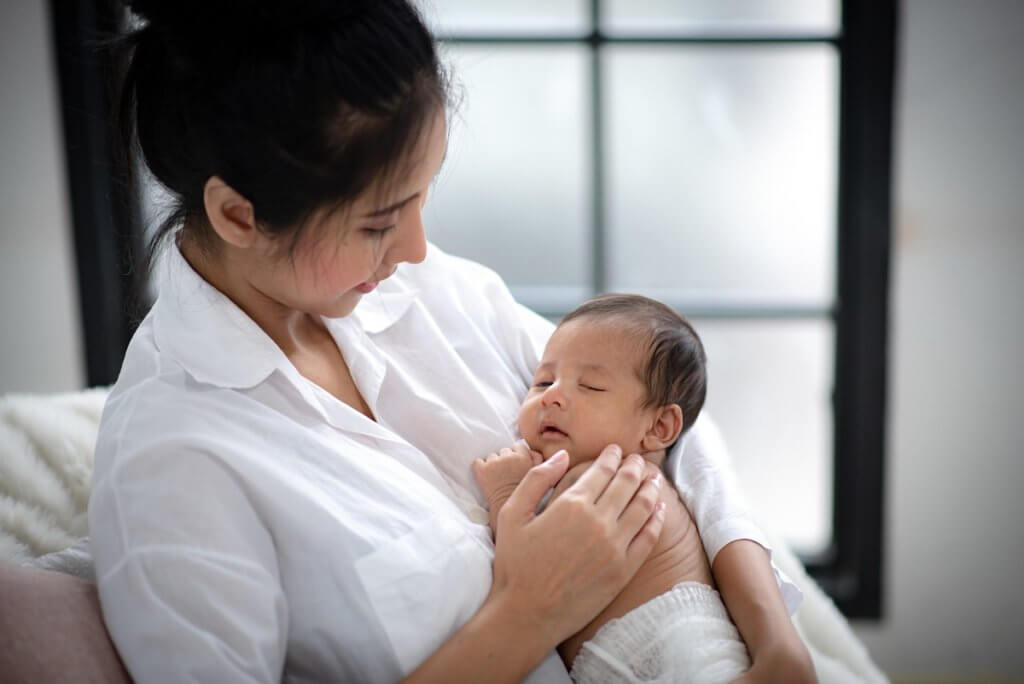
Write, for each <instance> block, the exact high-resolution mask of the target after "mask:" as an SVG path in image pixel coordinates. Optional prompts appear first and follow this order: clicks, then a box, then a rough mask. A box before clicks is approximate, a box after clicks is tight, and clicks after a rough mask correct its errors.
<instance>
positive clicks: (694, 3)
mask: <svg viewBox="0 0 1024 684" xmlns="http://www.w3.org/2000/svg"><path fill="white" fill-rule="evenodd" d="M602 7H603V11H602V16H601V24H602V28H603V29H604V30H607V31H608V32H609V33H613V34H614V33H628V34H634V33H652V32H653V33H667V32H671V31H685V32H719V33H721V32H727V33H740V34H743V33H754V32H757V33H759V34H765V33H773V34H792V33H808V32H814V33H822V34H825V35H831V34H834V33H836V32H837V31H838V28H839V0H685V1H681V0H604V2H603V3H602Z"/></svg>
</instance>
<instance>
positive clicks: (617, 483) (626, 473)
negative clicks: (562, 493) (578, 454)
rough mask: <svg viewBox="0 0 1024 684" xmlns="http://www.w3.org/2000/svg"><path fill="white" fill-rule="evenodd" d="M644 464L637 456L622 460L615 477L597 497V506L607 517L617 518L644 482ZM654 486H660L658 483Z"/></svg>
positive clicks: (641, 458) (640, 457)
mask: <svg viewBox="0 0 1024 684" xmlns="http://www.w3.org/2000/svg"><path fill="white" fill-rule="evenodd" d="M646 463H647V462H646V461H645V460H644V459H643V457H642V456H639V455H637V454H630V455H629V456H627V457H626V458H624V459H623V461H622V465H621V466H620V467H619V470H618V472H617V473H615V477H614V478H613V479H612V481H611V482H609V483H608V486H607V487H606V488H605V490H604V492H603V493H602V494H601V495H600V496H599V497H598V499H597V505H598V506H599V507H600V508H602V509H603V510H605V511H607V513H608V514H609V515H612V516H614V517H615V518H619V517H620V516H621V515H622V513H623V511H625V510H626V506H628V505H629V504H630V502H631V501H632V500H633V497H635V496H636V494H637V492H638V491H639V490H640V488H641V486H642V485H643V484H644V482H645V480H644V469H645V466H646ZM656 484H658V485H660V482H658V483H656ZM648 513H650V510H648Z"/></svg>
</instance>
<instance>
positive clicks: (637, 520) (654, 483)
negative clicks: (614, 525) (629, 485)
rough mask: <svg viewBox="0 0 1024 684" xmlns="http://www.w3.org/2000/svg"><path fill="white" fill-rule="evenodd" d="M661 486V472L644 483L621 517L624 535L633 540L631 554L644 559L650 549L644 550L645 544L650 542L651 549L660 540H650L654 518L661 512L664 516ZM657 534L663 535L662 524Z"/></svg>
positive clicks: (630, 548)
mask: <svg viewBox="0 0 1024 684" xmlns="http://www.w3.org/2000/svg"><path fill="white" fill-rule="evenodd" d="M661 484H662V477H661V473H660V472H656V473H654V474H653V475H652V476H650V477H647V478H646V479H645V480H644V483H643V484H642V485H641V486H640V489H638V490H637V492H636V495H635V496H634V497H633V500H632V501H630V502H629V505H628V506H626V509H625V510H624V511H623V512H622V515H621V516H619V525H620V526H621V527H622V531H623V533H624V534H625V535H626V537H627V538H628V539H631V540H632V541H630V545H629V553H630V554H631V555H632V554H633V553H641V554H642V555H643V557H646V556H647V551H650V548H647V549H646V551H645V550H644V548H645V544H646V543H647V542H650V545H651V547H653V546H654V542H656V541H657V540H658V537H657V535H655V536H654V538H653V539H650V538H648V536H649V533H650V532H651V531H652V530H651V524H652V521H653V520H654V518H655V517H656V516H657V515H658V514H659V511H661V512H662V515H664V508H665V504H664V503H663V502H662V501H661ZM657 533H658V534H660V533H661V527H660V524H659V525H658V527H657Z"/></svg>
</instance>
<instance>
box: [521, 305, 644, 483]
mask: <svg viewBox="0 0 1024 684" xmlns="http://www.w3.org/2000/svg"><path fill="white" fill-rule="evenodd" d="M641 353H642V349H641V345H638V344H637V343H636V340H635V339H633V338H631V337H630V336H629V335H627V334H625V333H624V332H623V331H622V330H621V329H619V328H618V327H617V326H615V325H613V324H607V323H601V322H597V321H594V320H592V319H591V320H587V319H586V318H584V319H576V320H573V321H570V322H569V323H567V324H565V325H562V326H560V327H559V328H558V329H557V330H556V331H555V333H554V335H552V336H551V339H550V340H549V341H548V346H547V347H546V348H545V349H544V358H542V359H541V363H540V366H538V367H537V371H536V372H535V373H534V376H533V383H532V384H531V387H530V391H529V393H528V394H527V395H526V399H525V400H524V401H523V405H522V407H521V408H520V410H519V432H520V434H522V436H523V439H525V440H526V442H527V443H528V444H529V445H530V447H531V448H533V449H535V450H537V451H539V452H541V453H542V454H543V455H544V458H545V459H547V458H550V457H551V456H552V455H553V454H554V453H555V452H556V451H558V450H559V449H565V450H566V451H568V452H569V458H570V462H571V463H572V464H576V463H580V462H582V461H589V460H593V459H594V458H597V456H598V454H600V453H601V450H602V449H604V447H606V446H608V445H609V444H618V445H619V446H621V447H622V451H623V453H626V454H628V453H632V452H639V451H641V444H640V443H641V440H642V439H643V436H644V435H645V434H646V433H647V430H648V429H649V428H650V426H651V424H652V423H653V419H654V414H655V412H654V410H653V409H642V408H641V405H642V404H643V399H644V386H643V383H641V382H640V378H639V377H637V373H636V369H637V368H638V367H639V365H640V358H639V355H640V354H641Z"/></svg>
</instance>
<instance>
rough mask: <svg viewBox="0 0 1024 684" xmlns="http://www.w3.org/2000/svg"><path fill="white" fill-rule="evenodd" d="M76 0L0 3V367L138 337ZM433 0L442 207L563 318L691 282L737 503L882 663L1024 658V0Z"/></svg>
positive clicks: (520, 290)
mask: <svg viewBox="0 0 1024 684" xmlns="http://www.w3.org/2000/svg"><path fill="white" fill-rule="evenodd" d="M68 4H70V3H60V2H57V3H54V4H53V5H52V6H50V5H47V4H46V3H42V2H39V1H38V0H5V1H4V2H3V3H2V4H0V38H2V39H0V102H2V105H0V350H2V354H0V394H3V393H15V392H17V393H22V392H57V391H70V390H76V389H81V388H84V387H86V386H89V385H95V384H106V383H109V382H111V381H112V380H113V379H114V377H116V365H117V358H118V357H117V354H118V353H119V352H118V350H119V349H122V348H123V347H122V346H121V345H122V344H123V340H124V334H123V333H124V331H123V330H122V328H121V326H124V325H126V324H125V323H124V321H122V320H120V318H119V317H118V316H117V314H118V312H120V311H122V310H123V297H122V294H123V293H120V292H118V291H116V283H115V286H114V287H113V289H112V288H111V287H108V286H107V285H105V284H104V282H100V281H102V280H103V278H105V277H106V276H102V277H101V276H99V275H97V273H99V271H97V270H96V269H98V268H100V267H102V266H103V264H104V263H106V267H104V268H105V270H103V271H102V272H103V273H106V274H107V275H110V274H113V273H114V272H116V271H117V270H118V269H119V268H120V265H119V263H118V261H117V259H116V258H114V259H113V260H112V261H111V260H109V259H108V260H107V261H106V262H104V261H103V258H102V254H103V253H104V250H105V249H107V248H105V247H104V244H106V243H105V242H104V240H108V238H109V236H107V235H106V234H105V233H103V232H102V231H103V228H102V226H103V225H104V224H103V221H95V220H94V218H95V217H93V218H90V216H89V215H90V211H91V213H92V214H96V213H97V212H99V211H100V210H101V208H102V207H100V206H99V205H101V204H102V202H99V203H96V202H94V203H93V204H92V205H89V206H87V207H85V208H83V203H82V202H83V200H82V199H81V195H82V193H83V192H86V194H88V193H92V196H93V197H94V198H95V197H100V198H102V197H104V192H106V191H105V190H104V187H108V186H104V185H103V183H102V182H99V181H102V176H103V174H105V173H108V172H109V171H108V169H105V168H104V167H102V166H96V165H92V166H90V165H89V164H87V163H83V162H82V154H83V148H84V147H86V146H87V145H85V143H83V142H82V141H83V138H82V137H81V136H80V134H79V137H75V134H74V133H73V131H72V127H71V126H70V125H69V121H70V122H72V123H73V122H74V121H76V120H77V119H78V118H79V117H80V116H81V115H82V114H83V112H84V111H86V109H87V106H86V105H87V97H83V96H82V94H81V93H78V94H76V93H75V92H74V88H75V83H77V82H78V80H76V79H84V78H86V77H85V76H83V75H82V73H81V72H77V71H75V69H76V63H75V62H74V60H71V62H70V63H69V57H68V53H67V52H66V51H65V52H60V51H58V49H57V46H60V45H62V44H63V43H62V41H63V40H64V38H63V37H62V36H64V35H65V34H64V33H62V31H66V29H67V26H68V24H69V23H71V24H74V23H75V22H76V21H78V22H81V21H83V20H82V18H81V17H80V16H70V17H69V11H68V10H67V8H66V6H67V5H68ZM81 4H82V3H79V5H81ZM421 6H422V8H423V11H424V14H425V16H426V17H427V18H428V21H429V22H430V23H431V25H432V27H433V28H434V30H435V31H436V33H437V34H438V35H439V36H440V37H441V38H442V39H444V40H443V42H442V52H443V54H444V57H445V60H446V61H447V63H448V64H449V65H450V67H451V70H452V74H453V78H454V83H455V85H456V88H457V92H458V93H459V95H460V98H459V99H460V104H459V106H458V108H457V110H456V111H455V113H454V117H453V127H452V131H451V145H450V150H449V154H448V159H447V161H446V164H445V167H444V169H443V171H442V173H441V176H440V177H439V179H438V181H437V186H436V188H435V189H434V192H433V195H432V198H431V202H430V204H429V205H428V208H427V220H428V234H429V236H430V238H431V239H432V240H434V241H435V242H436V243H437V244H439V245H440V246H442V247H443V248H444V249H446V250H447V251H449V252H452V253H455V254H459V255H463V256H466V257H469V258H472V259H475V260H478V261H481V262H483V263H485V264H487V265H489V266H491V267H492V268H494V269H495V270H497V271H498V272H499V273H501V274H502V275H503V277H504V278H505V279H506V281H507V282H508V283H509V285H510V286H511V287H512V289H513V292H514V293H515V294H516V295H517V297H518V298H519V299H520V300H521V301H523V302H524V303H526V304H527V305H529V306H531V307H533V308H534V309H536V310H538V311H540V312H542V313H543V314H545V315H548V316H550V317H552V318H553V319H557V318H558V317H559V316H560V315H561V314H564V313H565V312H567V311H568V310H569V309H571V308H572V307H573V306H575V305H576V304H577V303H579V302H580V301H582V300H583V299H585V298H586V297H588V296H590V295H592V294H594V293H597V292H602V291H610V290H618V291H634V292H642V293H645V294H648V295H651V296H655V297H658V298H661V299H663V300H664V301H666V302H668V303H670V304H672V305H673V306H675V307H676V308H677V309H679V310H680V311H681V312H682V313H684V314H686V315H688V316H689V317H690V318H691V319H692V320H693V321H694V323H695V324H696V326H697V328H698V330H699V332H700V333H701V335H702V337H703V338H704V341H705V345H706V347H707V351H708V354H709V363H710V378H711V385H710V393H709V399H708V410H709V411H710V412H711V413H712V414H713V415H714V417H715V418H716V419H717V421H718V423H719V425H720V426H721V428H722V431H723V433H724V436H725V439H726V442H727V444H728V445H729V447H730V451H731V453H732V455H733V458H734V460H735V462H736V465H737V470H738V473H739V476H740V478H741V481H742V483H743V485H744V488H745V490H746V492H747V495H748V497H749V499H750V501H751V503H752V505H753V506H754V507H755V509H756V510H757V511H758V512H759V514H760V515H761V516H762V517H763V519H764V521H765V523H766V525H767V526H769V527H770V528H772V529H773V530H775V531H776V532H778V533H779V534H780V535H782V536H784V537H785V538H786V539H787V540H788V541H789V542H790V543H791V544H792V545H793V547H794V548H795V549H796V550H798V551H799V552H800V553H801V555H802V556H803V557H804V559H805V560H806V562H807V564H808V567H809V568H810V569H811V570H812V571H813V572H814V574H815V576H816V577H818V578H819V581H820V582H821V583H822V585H823V586H824V587H825V588H826V589H827V590H829V591H830V593H832V595H833V596H834V597H835V598H836V601H837V604H838V605H839V606H840V607H841V608H842V609H843V610H844V612H846V613H847V615H849V616H851V618H852V619H853V623H854V625H855V628H856V631H857V633H858V635H859V636H861V638H862V639H863V640H864V642H865V643H866V645H867V646H868V648H869V649H870V651H871V652H872V654H873V656H874V657H875V659H876V661H877V662H878V663H879V665H880V666H881V667H882V668H883V669H884V670H885V671H886V672H887V673H888V674H889V675H890V676H892V677H893V679H894V680H896V681H907V682H911V681H919V682H932V681H934V682H960V681H962V682H975V681H976V682H982V681H984V682H989V681H1024V649H1021V648H1020V646H1021V639H1022V637H1021V635H1024V588H1022V587H1021V583H1020V581H1019V578H1020V577H1021V576H1022V574H1024V532H1022V531H1021V530H1019V529H1018V525H1019V524H1020V523H1021V522H1024V503H1022V500H1024V497H1021V496H1020V494H1019V492H1018V490H1019V489H1020V487H1021V486H1022V485H1024V458H1022V457H1021V456H1022V450H1021V448H1020V447H1019V446H1018V445H1017V444H1016V442H1015V440H1014V438H1013V436H1014V435H1015V434H1016V432H1015V431H1014V430H1012V427H1013V425H1014V424H1015V423H1016V421H1017V420H1019V419H1020V416H1021V415H1024V398H1022V395H1024V371H1022V370H1021V364H1020V363H1018V361H1017V356H1018V354H1019V350H1020V349H1021V348H1022V347H1021V344H1020V342H1019V339H1020V337H1021V335H1022V334H1024V305H1022V303H1021V296H1022V295H1024V268H1022V267H1021V266H1020V262H1021V261H1022V260H1024V212H1022V200H1021V197H1022V196H1024V138H1022V136H1021V135H1020V130H1019V129H1020V125H1021V122H1022V121H1024V83H1022V81H1021V78H1020V76H1019V75H1018V73H1017V72H1018V70H1019V65H1020V64H1022V63H1024V45H1022V41H1021V40H1020V36H1019V34H1020V31H1021V30H1022V29H1024V4H1022V3H1019V2H1016V1H1014V0H981V1H979V2H974V3H964V2H957V1H955V0H898V1H894V2H864V1H861V2H846V3H843V2H841V1H840V0H671V1H670V0H604V1H603V2H600V3H598V2H593V1H592V0H559V1H555V0H529V1H526V0H518V1H512V0H509V1H507V2H503V1H501V0H424V2H422V3H421ZM62 8H63V9H62ZM55 26H56V28H55ZM61 27H63V28H61ZM62 49H64V48H62ZM60 55H63V57H61V56H60ZM62 60H63V61H62ZM79 66H80V65H79ZM69 80H70V82H69ZM83 102H85V103H86V104H82V103H83ZM70 179H74V180H73V181H71V180H70ZM97 182H99V185H96V183H97ZM83 183H93V185H92V186H89V188H88V189H87V190H86V191H83V190H82V187H83ZM108 190H109V187H108ZM158 206H159V192H158V190H157V189H155V188H148V189H147V192H146V193H145V194H144V196H143V197H142V198H140V208H139V211H138V212H137V214H134V215H133V216H139V217H141V218H140V219H137V220H135V221H134V223H137V224H140V225H141V224H142V223H144V222H145V221H146V217H151V216H152V215H153V213H154V211H155V210H156V208H157V207H158ZM129 222H132V221H131V220H130V221H129ZM97 226H100V227H99V228H97ZM90 231H92V232H90ZM108 241H109V240H108ZM108 251H109V250H108ZM98 255H99V256H98ZM111 312H113V315H114V318H108V317H109V316H110V315H111ZM97 345H100V346H102V347H103V350H104V353H100V352H99V351H97ZM110 350H112V351H110ZM104 354H105V355H104ZM104 359H105V361H104ZM112 373H113V374H112Z"/></svg>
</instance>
